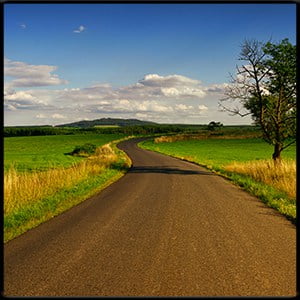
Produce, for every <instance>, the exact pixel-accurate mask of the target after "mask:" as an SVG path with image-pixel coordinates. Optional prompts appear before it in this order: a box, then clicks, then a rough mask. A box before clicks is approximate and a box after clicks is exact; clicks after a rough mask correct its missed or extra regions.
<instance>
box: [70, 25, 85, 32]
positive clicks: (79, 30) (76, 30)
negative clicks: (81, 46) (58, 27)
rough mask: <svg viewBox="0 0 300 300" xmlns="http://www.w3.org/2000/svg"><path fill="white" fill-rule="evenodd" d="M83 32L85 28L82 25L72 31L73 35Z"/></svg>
mask: <svg viewBox="0 0 300 300" xmlns="http://www.w3.org/2000/svg"><path fill="white" fill-rule="evenodd" d="M84 30H85V27H84V26H83V25H80V26H79V27H78V29H75V30H73V32H74V33H81V32H83V31H84Z"/></svg>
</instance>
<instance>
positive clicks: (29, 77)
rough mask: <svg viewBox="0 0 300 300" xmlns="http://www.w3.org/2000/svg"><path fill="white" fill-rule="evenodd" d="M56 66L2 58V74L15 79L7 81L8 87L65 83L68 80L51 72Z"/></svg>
mask: <svg viewBox="0 0 300 300" xmlns="http://www.w3.org/2000/svg"><path fill="white" fill-rule="evenodd" d="M56 69H57V67H56V66H49V65H30V64H27V63H24V62H20V61H12V60H10V59H6V58H5V59H4V76H10V77H13V78H15V79H13V80H12V81H10V82H9V87H40V86H49V85H61V84H67V83H68V81H66V80H64V79H60V78H59V77H58V76H57V75H56V74H52V72H53V71H55V70H56Z"/></svg>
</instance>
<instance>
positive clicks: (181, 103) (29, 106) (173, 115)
mask: <svg viewBox="0 0 300 300" xmlns="http://www.w3.org/2000/svg"><path fill="white" fill-rule="evenodd" d="M55 70H57V67H56V66H49V65H31V64H27V63H25V62H18V61H12V60H9V59H5V64H4V75H5V85H4V109H5V118H4V119H5V124H6V125H14V122H15V120H18V122H21V120H24V122H27V123H28V122H31V123H30V124H41V122H44V124H52V125H53V124H61V123H67V122H73V121H77V120H83V119H90V120H92V119H97V118H101V117H107V116H111V117H120V118H139V119H143V120H152V121H156V122H161V123H170V122H175V123H198V124H199V123H202V124H203V123H208V122H209V121H211V120H216V121H219V120H220V117H219V115H220V114H222V116H223V117H224V116H225V115H224V113H220V112H218V111H217V110H218V109H217V102H218V100H219V99H220V97H221V96H222V92H223V90H224V88H225V86H226V84H213V85H204V84H202V82H201V81H200V80H197V79H192V78H189V77H186V76H183V75H178V74H171V75H166V76H162V75H159V74H147V75H145V76H144V77H143V78H142V79H140V80H138V81H137V82H136V83H133V84H130V85H126V86H121V87H113V86H111V85H110V84H108V83H97V84H94V85H91V86H88V87H84V88H67V87H61V88H59V89H53V88H52V89H47V86H55V85H57V86H58V85H65V84H67V83H68V81H67V80H64V79H61V78H59V77H58V75H56V74H53V72H54V71H55ZM41 87H43V88H41ZM25 112H26V114H25ZM25 120H27V121H25ZM19 125H20V124H19ZM25 125H26V124H25Z"/></svg>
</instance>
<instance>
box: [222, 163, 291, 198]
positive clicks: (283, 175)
mask: <svg viewBox="0 0 300 300" xmlns="http://www.w3.org/2000/svg"><path fill="white" fill-rule="evenodd" d="M225 170H227V171H231V172H236V173H239V174H245V175H249V176H251V177H252V178H254V179H255V180H257V181H262V182H264V183H266V184H268V185H271V186H273V187H275V188H276V189H278V190H281V191H284V192H286V193H287V194H288V195H289V196H290V197H292V198H295V197H296V161H295V160H283V161H282V162H281V164H276V165H275V164H274V162H273V160H257V161H249V162H243V163H242V162H234V163H232V164H230V165H227V166H225Z"/></svg>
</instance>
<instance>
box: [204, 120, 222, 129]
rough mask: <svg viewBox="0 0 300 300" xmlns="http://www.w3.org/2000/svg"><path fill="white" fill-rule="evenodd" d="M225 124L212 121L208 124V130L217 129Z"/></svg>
mask: <svg viewBox="0 0 300 300" xmlns="http://www.w3.org/2000/svg"><path fill="white" fill-rule="evenodd" d="M222 126H223V124H222V123H221V122H215V121H211V122H210V123H209V124H208V125H207V129H208V130H212V131H213V130H215V129H216V128H220V127H222Z"/></svg>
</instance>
